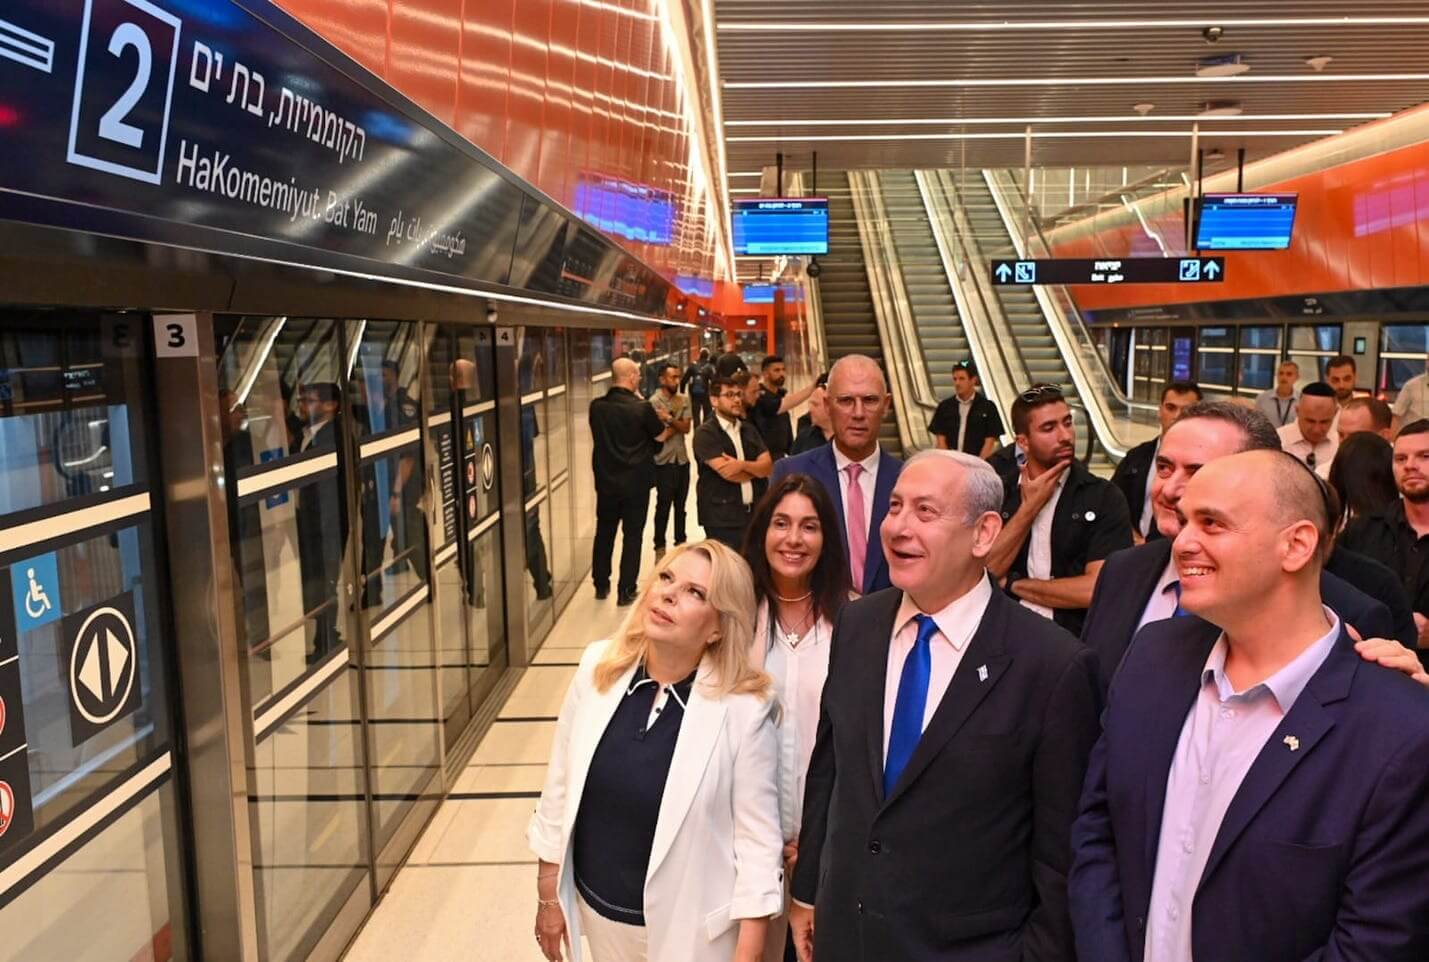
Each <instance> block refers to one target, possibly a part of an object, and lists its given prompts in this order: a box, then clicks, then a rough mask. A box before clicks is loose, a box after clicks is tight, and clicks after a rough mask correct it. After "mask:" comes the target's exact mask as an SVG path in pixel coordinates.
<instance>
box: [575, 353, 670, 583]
mask: <svg viewBox="0 0 1429 962" xmlns="http://www.w3.org/2000/svg"><path fill="white" fill-rule="evenodd" d="M639 386H640V365H638V364H636V363H635V362H634V361H632V360H631V359H630V358H628V357H619V358H616V359H615V362H614V363H613V364H611V366H610V389H609V390H608V391H606V393H605V395H604V396H602V397H598V398H596V399H595V400H594V401H592V402H590V433H591V439H592V441H593V442H594V446H593V450H592V454H591V465H592V467H593V469H594V472H595V544H594V546H593V548H592V554H591V563H590V574H591V580H592V581H594V582H595V596H596V598H597V599H599V600H604V599H605V598H606V597H608V596H609V595H610V566H611V558H612V556H613V555H614V553H615V533H616V530H617V529H619V530H621V531H623V532H624V535H625V537H624V543H623V544H622V546H621V549H620V581H619V583H618V584H617V586H616V588H617V594H616V604H618V605H620V606H622V607H624V606H625V605H628V604H630V603H631V602H632V601H634V600H635V590H636V588H637V587H638V585H637V582H638V581H639V578H640V536H641V534H642V533H643V532H644V530H645V515H646V513H647V512H648V511H649V510H650V488H651V487H652V486H653V485H654V483H655V451H656V448H657V447H658V446H659V445H660V444H662V443H664V442H665V441H666V440H667V439H668V438H669V437H670V436H671V435H672V434H674V433H675V429H674V428H672V427H670V426H668V425H667V424H666V421H665V420H664V419H662V418H661V417H660V415H658V414H656V413H655V409H654V408H653V407H651V406H650V403H649V402H648V401H644V400H642V399H641V398H640V396H639V395H637V394H636V393H635V390H636V388H638V387H639Z"/></svg>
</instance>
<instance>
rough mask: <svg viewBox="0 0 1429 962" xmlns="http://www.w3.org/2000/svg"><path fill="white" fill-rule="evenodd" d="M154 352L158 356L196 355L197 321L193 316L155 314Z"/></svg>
mask: <svg viewBox="0 0 1429 962" xmlns="http://www.w3.org/2000/svg"><path fill="white" fill-rule="evenodd" d="M154 354H155V355H157V356H158V357H198V322H197V321H196V320H195V319H194V316H193V315H192V314H159V315H155V317H154Z"/></svg>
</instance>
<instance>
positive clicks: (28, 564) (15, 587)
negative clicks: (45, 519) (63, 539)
mask: <svg viewBox="0 0 1429 962" xmlns="http://www.w3.org/2000/svg"><path fill="white" fill-rule="evenodd" d="M10 587H11V589H12V593H13V595H14V599H15V627H16V628H17V629H19V630H20V631H30V630H32V629H34V628H38V627H40V626H41V625H47V624H49V623H50V622H52V621H56V620H58V619H59V617H60V567H59V559H58V558H57V557H56V556H55V553H54V552H53V551H50V552H46V553H45V554H41V555H35V556H34V557H33V558H25V559H23V560H21V561H16V562H14V563H13V564H11V565H10Z"/></svg>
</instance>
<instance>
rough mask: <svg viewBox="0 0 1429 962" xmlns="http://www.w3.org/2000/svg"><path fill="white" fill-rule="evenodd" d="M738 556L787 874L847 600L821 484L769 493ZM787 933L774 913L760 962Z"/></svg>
mask: <svg viewBox="0 0 1429 962" xmlns="http://www.w3.org/2000/svg"><path fill="white" fill-rule="evenodd" d="M744 557H745V560H746V561H748V562H749V567H750V569H751V572H752V574H753V576H754V594H755V597H756V598H758V599H759V611H758V614H757V615H756V617H755V622H754V648H753V650H752V652H751V654H750V660H751V661H752V662H753V663H754V665H755V666H756V667H758V668H761V669H763V670H764V671H767V672H768V673H769V674H770V675H771V676H772V677H773V679H774V689H775V692H776V694H777V695H778V698H779V705H780V719H779V823H780V830H781V831H782V832H783V835H784V845H785V848H784V856H785V859H786V865H785V872H786V874H792V872H793V868H794V862H795V860H796V859H797V858H798V852H799V848H798V843H799V829H800V827H801V826H802V825H803V819H802V817H801V816H802V814H803V808H804V776H805V775H806V774H807V773H808V771H809V757H810V755H811V754H812V753H813V750H814V738H815V734H816V733H817V731H818V725H819V701H820V696H821V695H822V693H823V689H824V679H825V678H827V677H828V674H829V645H830V643H831V641H832V638H833V623H834V620H835V619H836V618H837V617H838V613H839V610H840V609H841V608H842V607H843V604H844V602H845V601H846V600H847V599H848V593H849V574H848V562H847V560H846V558H845V555H844V551H843V538H842V537H840V535H839V522H838V515H837V514H836V513H835V511H834V505H833V502H832V501H830V500H829V496H828V494H826V493H825V491H824V488H823V485H821V484H819V482H817V481H815V480H814V479H813V478H811V477H809V476H808V475H806V474H791V475H787V476H785V477H784V478H781V479H780V480H779V482H778V483H777V484H775V485H774V486H773V487H772V488H770V489H769V491H768V492H767V493H766V494H765V495H764V497H763V498H762V499H760V501H759V503H758V504H757V505H755V507H754V513H753V514H752V515H751V517H750V519H749V528H748V529H747V530H746V532H745V540H744ZM787 932H788V916H787V914H784V913H781V914H780V916H779V917H778V918H776V919H774V920H773V921H772V922H771V923H770V925H769V933H768V936H767V937H766V940H765V949H764V962H782V960H784V959H786V958H790V959H792V958H793V954H792V946H790V945H788V944H787ZM786 953H788V954H786Z"/></svg>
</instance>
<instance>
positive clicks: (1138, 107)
mask: <svg viewBox="0 0 1429 962" xmlns="http://www.w3.org/2000/svg"><path fill="white" fill-rule="evenodd" d="M1131 109H1132V110H1134V111H1136V112H1137V113H1139V114H1141V116H1143V117H1145V116H1146V115H1147V114H1149V113H1151V111H1153V110H1155V109H1156V105H1155V104H1153V103H1148V102H1147V101H1144V100H1143V101H1142V102H1141V103H1139V104H1132V107H1131Z"/></svg>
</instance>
